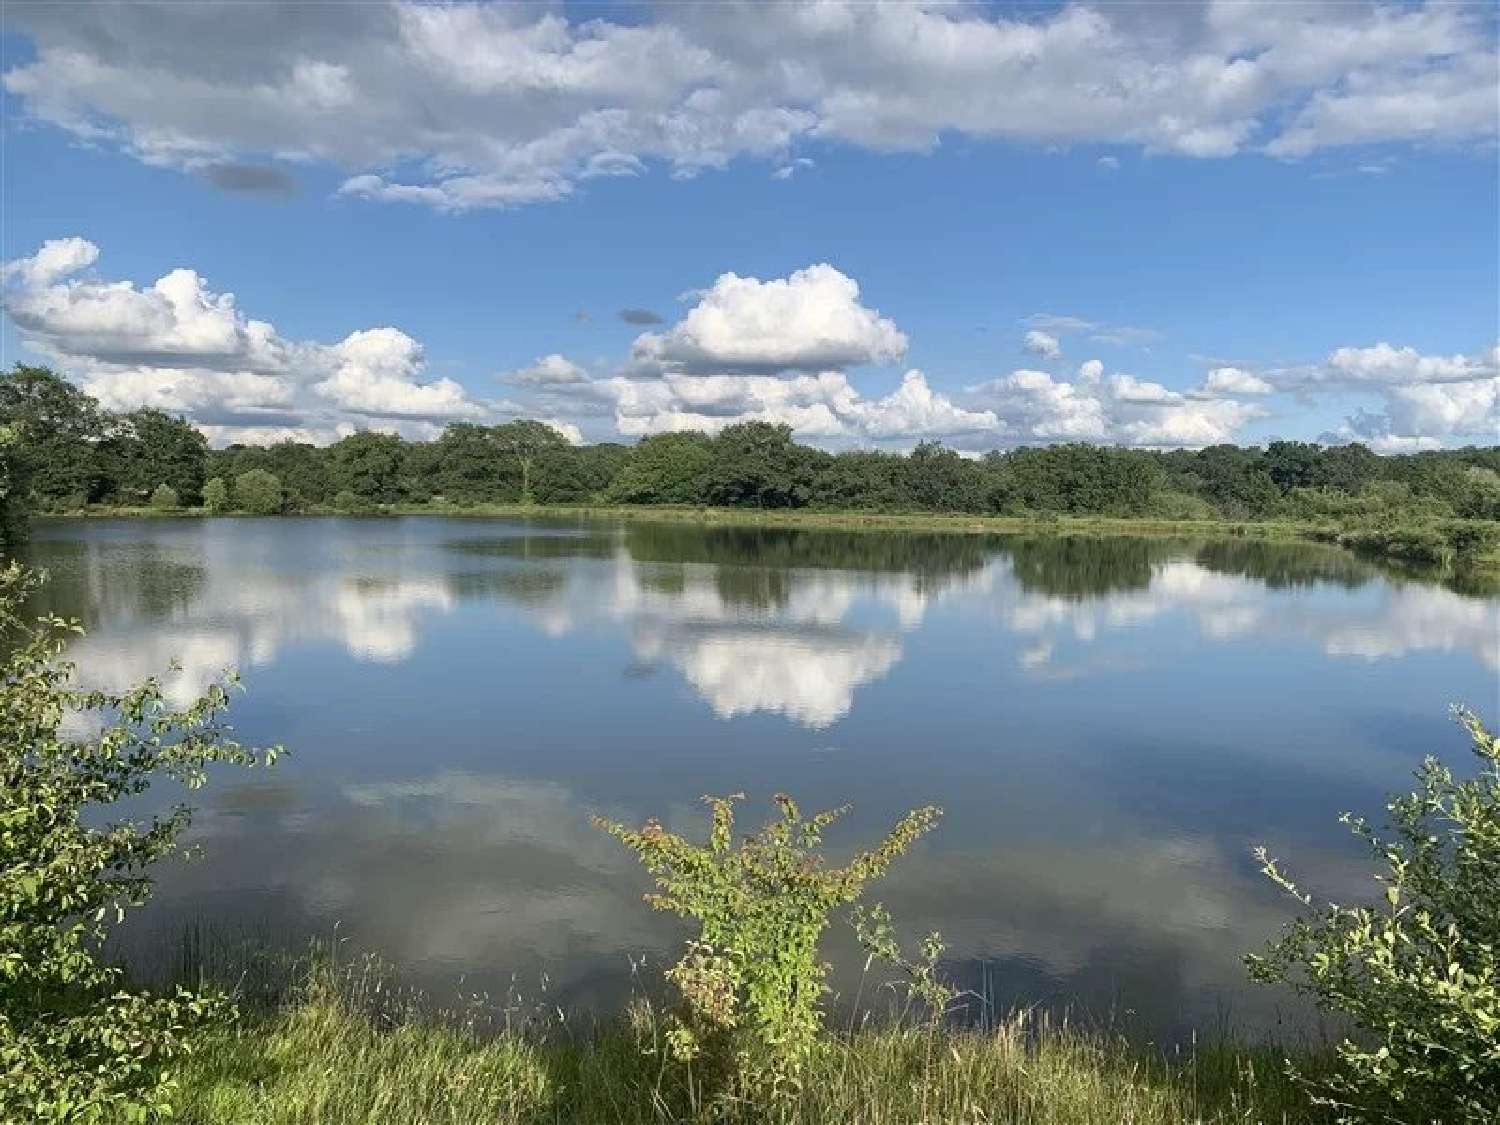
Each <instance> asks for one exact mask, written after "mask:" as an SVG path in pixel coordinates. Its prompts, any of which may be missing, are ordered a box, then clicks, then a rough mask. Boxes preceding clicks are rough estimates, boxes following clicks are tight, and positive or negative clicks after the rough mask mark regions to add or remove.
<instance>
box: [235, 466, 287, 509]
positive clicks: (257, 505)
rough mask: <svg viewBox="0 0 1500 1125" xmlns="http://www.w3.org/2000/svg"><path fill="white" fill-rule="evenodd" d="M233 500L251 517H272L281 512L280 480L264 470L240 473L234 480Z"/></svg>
mask: <svg viewBox="0 0 1500 1125" xmlns="http://www.w3.org/2000/svg"><path fill="white" fill-rule="evenodd" d="M234 499H235V502H236V503H237V504H238V505H239V507H241V508H243V509H244V510H245V511H247V512H249V513H251V514H252V515H256V516H274V515H276V514H277V513H278V512H280V511H281V504H282V500H283V495H282V489H281V478H280V477H278V476H277V475H276V474H275V473H270V472H267V471H266V470H265V469H251V470H250V471H249V472H248V473H241V474H240V475H239V476H237V477H235V478H234Z"/></svg>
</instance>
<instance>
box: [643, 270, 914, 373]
mask: <svg viewBox="0 0 1500 1125" xmlns="http://www.w3.org/2000/svg"><path fill="white" fill-rule="evenodd" d="M905 352H906V336H905V335H904V334H903V333H902V332H901V331H900V329H898V328H897V327H896V325H895V324H894V323H893V322H891V321H890V320H887V319H886V318H885V317H882V316H881V315H880V314H879V313H878V312H876V311H875V310H874V309H871V308H868V307H866V306H865V305H864V304H862V303H861V302H860V294H859V285H858V283H857V282H855V280H854V279H853V278H851V277H847V276H845V275H844V274H842V273H840V272H839V271H838V270H836V269H834V267H833V266H830V265H828V264H826V263H823V264H819V265H813V266H808V267H807V268H806V269H800V270H797V271H796V272H795V273H793V274H792V275H791V276H790V277H785V278H774V279H772V280H770V281H761V280H759V279H758V278H754V277H740V276H739V275H737V274H733V273H726V274H721V275H720V276H719V278H718V280H717V281H715V282H714V283H713V285H712V286H711V287H710V288H709V289H707V290H705V291H703V293H702V294H701V295H700V296H699V299H698V303H697V304H696V305H695V306H694V307H693V308H692V309H691V310H690V311H689V312H688V314H687V315H686V316H685V317H683V318H682V320H680V321H679V322H678V323H677V324H675V325H673V326H672V328H670V329H669V330H668V331H666V332H662V333H656V332H647V333H643V334H642V335H641V336H639V337H637V338H636V341H635V345H634V347H633V348H632V356H633V359H634V362H635V364H636V365H637V367H638V368H639V369H640V370H641V371H643V372H650V371H659V370H679V371H680V370H692V371H704V370H735V371H750V372H775V371H787V370H795V371H820V370H828V369H834V368H843V367H850V366H854V365H856V364H861V363H889V362H892V361H894V360H897V359H900V358H901V356H902V355H904V354H905Z"/></svg>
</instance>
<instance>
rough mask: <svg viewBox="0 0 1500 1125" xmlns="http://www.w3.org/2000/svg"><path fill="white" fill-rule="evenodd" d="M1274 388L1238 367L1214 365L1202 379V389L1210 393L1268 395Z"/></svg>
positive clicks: (1257, 376)
mask: <svg viewBox="0 0 1500 1125" xmlns="http://www.w3.org/2000/svg"><path fill="white" fill-rule="evenodd" d="M1275 389H1276V388H1275V387H1273V386H1271V384H1270V383H1268V382H1266V381H1265V380H1264V379H1262V378H1261V377H1260V376H1259V375H1255V374H1252V373H1251V372H1249V371H1245V370H1243V369H1241V368H1238V367H1215V368H1214V369H1213V370H1212V371H1210V372H1209V373H1208V378H1207V379H1205V380H1204V381H1203V390H1204V392H1205V393H1206V394H1210V395H1268V394H1271V393H1272V392H1273V391H1275Z"/></svg>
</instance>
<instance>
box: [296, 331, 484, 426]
mask: <svg viewBox="0 0 1500 1125" xmlns="http://www.w3.org/2000/svg"><path fill="white" fill-rule="evenodd" d="M333 352H334V354H335V355H336V357H337V366H336V367H335V369H334V371H333V374H332V375H330V376H329V377H328V378H327V379H325V380H323V381H322V382H320V383H318V384H316V385H315V386H314V388H313V389H314V390H315V391H316V392H317V393H318V394H320V395H322V396H323V397H324V398H326V399H328V400H329V401H331V402H333V403H336V404H337V405H339V406H341V407H343V408H344V409H346V410H349V411H352V412H354V413H356V414H363V415H366V416H369V417H376V418H436V419H452V418H473V417H478V416H480V415H482V414H483V413H484V410H483V408H482V407H480V406H479V405H478V404H477V403H474V402H472V401H470V399H469V397H468V394H467V392H466V391H465V390H464V389H463V387H462V386H460V385H459V384H458V383H456V382H454V381H453V380H452V379H437V380H435V381H433V382H431V383H418V382H416V379H417V376H418V375H419V374H420V373H421V370H422V345H420V344H419V343H417V341H415V340H413V339H412V338H411V337H410V336H408V335H407V334H406V333H405V332H402V331H400V330H399V329H396V328H370V329H366V330H365V331H363V332H351V333H350V334H349V335H348V336H347V337H345V338H344V340H343V342H342V343H340V344H338V345H337V346H336V347H335V348H334V349H333Z"/></svg>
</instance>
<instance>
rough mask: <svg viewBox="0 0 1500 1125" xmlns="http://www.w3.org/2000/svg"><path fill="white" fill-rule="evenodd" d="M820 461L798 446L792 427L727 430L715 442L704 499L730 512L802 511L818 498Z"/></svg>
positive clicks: (754, 426) (759, 425)
mask: <svg viewBox="0 0 1500 1125" xmlns="http://www.w3.org/2000/svg"><path fill="white" fill-rule="evenodd" d="M817 460H818V458H817V457H816V455H814V451H812V450H810V449H807V448H806V447H804V446H799V445H797V444H796V443H795V442H793V441H792V428H791V427H790V426H786V425H772V424H771V423H770V422H740V423H739V424H737V425H734V426H726V427H725V428H724V430H723V432H722V433H720V434H719V436H718V437H717V438H715V439H714V442H713V460H712V463H711V465H710V467H709V470H708V473H707V478H706V481H705V488H704V498H705V499H706V500H707V501H708V502H709V503H710V504H721V505H724V506H726V507H751V508H799V507H801V506H803V505H804V504H806V503H807V502H808V500H809V498H810V497H811V496H812V491H813V488H812V485H813V480H814V477H815V467H814V466H815V461H817Z"/></svg>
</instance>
